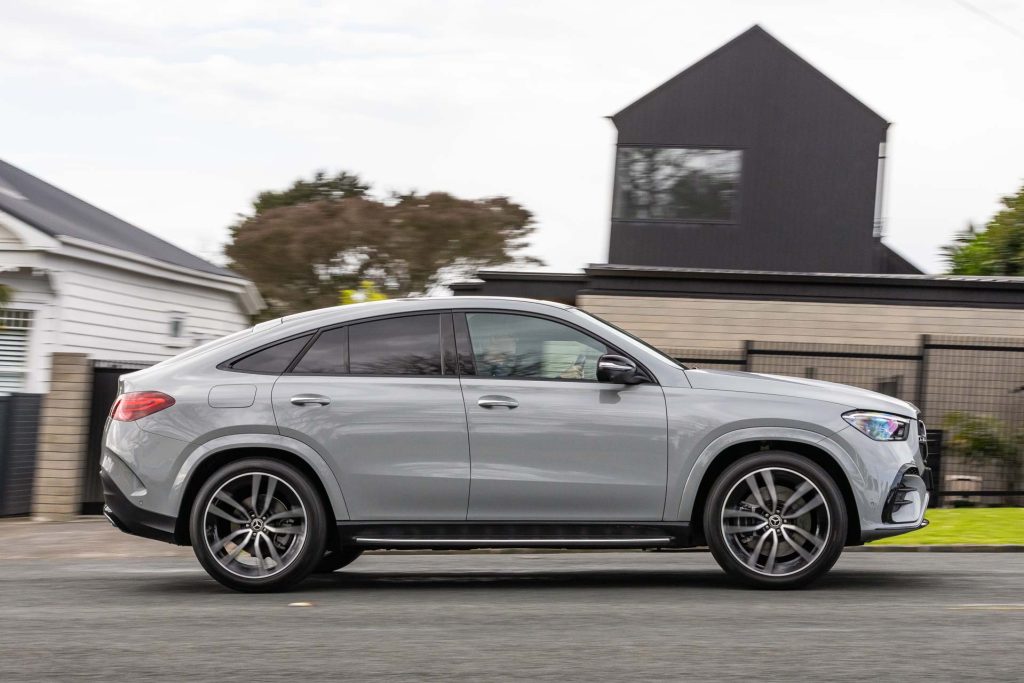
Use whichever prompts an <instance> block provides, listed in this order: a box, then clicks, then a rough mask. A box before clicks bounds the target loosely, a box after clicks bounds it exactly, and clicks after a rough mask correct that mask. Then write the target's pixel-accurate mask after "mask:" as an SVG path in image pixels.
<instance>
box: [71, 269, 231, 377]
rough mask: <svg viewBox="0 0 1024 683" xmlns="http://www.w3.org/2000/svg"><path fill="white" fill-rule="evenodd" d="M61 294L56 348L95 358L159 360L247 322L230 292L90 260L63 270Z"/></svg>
mask: <svg viewBox="0 0 1024 683" xmlns="http://www.w3.org/2000/svg"><path fill="white" fill-rule="evenodd" d="M61 295H62V296H61V330H60V341H59V344H58V348H56V349H54V350H55V351H65V352H72V353H87V354H88V355H89V356H90V357H91V358H93V359H96V360H132V361H147V360H153V361H157V360H161V359H163V358H169V357H171V356H173V355H176V354H178V353H180V352H181V351H183V350H185V349H187V348H190V347H191V346H193V345H194V344H195V343H196V340H197V339H200V340H210V339H215V338H217V337H222V336H224V335H226V334H230V333H232V332H235V331H237V330H240V329H243V328H244V327H246V326H247V325H248V324H249V323H248V320H247V318H246V316H245V315H244V314H242V312H241V311H240V310H239V306H238V302H237V295H236V294H234V293H232V292H227V291H218V290H215V289H210V288H207V287H200V286H196V285H192V284H189V283H185V282H179V281H175V280H171V279H162V278H156V277H151V276H148V275H142V274H139V273H135V272H132V271H128V270H117V269H111V268H109V267H105V266H102V265H96V264H90V263H77V264H76V265H75V269H74V270H73V271H68V272H65V273H64V274H63V277H62V292H61ZM176 314H179V315H182V316H183V317H184V327H183V331H182V336H181V337H180V338H177V339H175V338H172V337H171V320H172V318H173V317H174V316H175V315H176Z"/></svg>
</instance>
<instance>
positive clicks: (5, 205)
mask: <svg viewBox="0 0 1024 683" xmlns="http://www.w3.org/2000/svg"><path fill="white" fill-rule="evenodd" d="M0 211H3V212H6V213H9V214H10V215H12V216H14V217H15V218H17V219H18V220H20V221H23V222H25V223H27V224H29V225H31V226H32V227H33V228H35V229H37V230H39V231H41V232H44V233H46V234H47V235H50V236H51V237H61V236H64V237H73V238H76V239H80V240H85V241H88V242H92V243H94V244H100V245H103V246H105V247H112V248H114V249H121V250H123V251H127V252H131V253H133V254H138V255H140V256H146V257H148V258H151V259H155V260H157V261H163V262H165V263H170V264H173V265H175V266H180V267H183V268H191V269H192V270H197V271H200V272H203V273H208V274H211V275H221V276H226V277H234V278H239V279H241V276H240V275H238V274H237V273H233V272H231V271H230V270H228V269H226V268H221V267H219V266H215V265H214V264H212V263H210V262H209V261H205V260H203V259H201V258H199V257H198V256H196V255H195V254H190V253H189V252H187V251H185V250H184V249H180V248H179V247H176V246H174V245H173V244H171V243H170V242H165V241H164V240H162V239H160V238H159V237H157V236H155V235H151V234H150V233H148V232H146V231H145V230H143V229H142V228H138V227H136V226H134V225H132V224H131V223H128V222H126V221H123V220H121V219H120V218H118V217H117V216H112V215H111V214H109V213H107V212H106V211H103V210H101V209H98V208H96V207H95V206H93V205H92V204H89V203H88V202H84V201H82V200H81V199H79V198H78V197H75V196H72V195H70V194H68V193H67V192H64V191H63V190H61V189H60V188H57V187H54V186H53V185H50V184H49V183H47V182H45V181H43V180H40V179H39V178H36V177H35V176H33V175H31V174H29V173H26V172H25V171H22V170H21V169H20V168H17V167H15V166H12V165H11V164H9V163H7V162H5V161H3V160H2V159H0Z"/></svg>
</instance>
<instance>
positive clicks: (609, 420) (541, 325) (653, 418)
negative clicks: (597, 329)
mask: <svg viewBox="0 0 1024 683" xmlns="http://www.w3.org/2000/svg"><path fill="white" fill-rule="evenodd" d="M455 322H456V335H457V342H458V350H459V354H460V364H461V366H462V388H463V395H464V397H465V400H466V414H467V419H468V422H469V442H470V453H471V457H472V462H473V472H472V483H471V486H470V497H469V516H468V518H469V519H470V520H496V519H502V520H547V521H559V520H589V521H599V520H618V521H644V520H660V519H662V515H663V512H664V503H665V483H666V466H667V423H666V413H665V396H664V393H663V392H662V389H661V387H660V386H658V385H657V384H655V383H653V382H652V383H645V384H638V385H632V386H626V385H622V384H605V383H600V382H598V381H597V376H596V366H597V359H598V358H599V357H600V356H601V355H602V354H604V353H608V352H613V353H618V351H617V350H615V349H612V348H610V347H609V346H607V345H606V344H605V343H604V342H602V341H600V340H599V339H597V338H595V337H593V336H592V335H590V334H587V333H585V332H583V331H582V330H580V329H579V328H577V327H575V326H572V325H569V324H567V323H566V322H563V321H558V320H554V319H551V318H547V317H542V316H536V315H532V314H531V315H526V314H519V313H508V312H500V311H473V310H467V311H465V312H457V313H456V317H455Z"/></svg>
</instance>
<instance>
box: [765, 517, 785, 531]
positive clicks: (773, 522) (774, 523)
mask: <svg viewBox="0 0 1024 683" xmlns="http://www.w3.org/2000/svg"><path fill="white" fill-rule="evenodd" d="M768 526H770V527H771V528H773V529H778V528H781V527H782V515H772V516H771V517H769V518H768Z"/></svg>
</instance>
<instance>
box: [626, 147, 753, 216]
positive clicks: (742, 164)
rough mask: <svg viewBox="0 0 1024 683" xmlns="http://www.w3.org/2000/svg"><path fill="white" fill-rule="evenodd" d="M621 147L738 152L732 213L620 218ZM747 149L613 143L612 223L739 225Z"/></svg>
mask: <svg viewBox="0 0 1024 683" xmlns="http://www.w3.org/2000/svg"><path fill="white" fill-rule="evenodd" d="M623 148H640V149H693V150H704V151H717V150H721V151H726V152H739V153H740V172H739V180H738V182H737V183H736V198H735V201H734V202H733V210H732V215H731V216H730V217H729V218H621V217H619V216H616V215H615V213H616V208H617V207H618V205H619V150H620V149H623ZM748 153H749V151H748V150H747V149H745V148H743V147H739V146H736V145H679V144H673V145H663V144H655V143H643V142H622V143H618V144H616V145H615V159H614V163H613V172H612V207H611V218H612V222H613V223H653V224H656V225H664V224H666V223H668V224H676V225H681V224H682V225H733V226H739V224H740V212H741V211H742V209H743V179H744V177H745V176H746V173H744V172H743V170H744V168H745V166H746V159H747V154H748Z"/></svg>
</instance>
